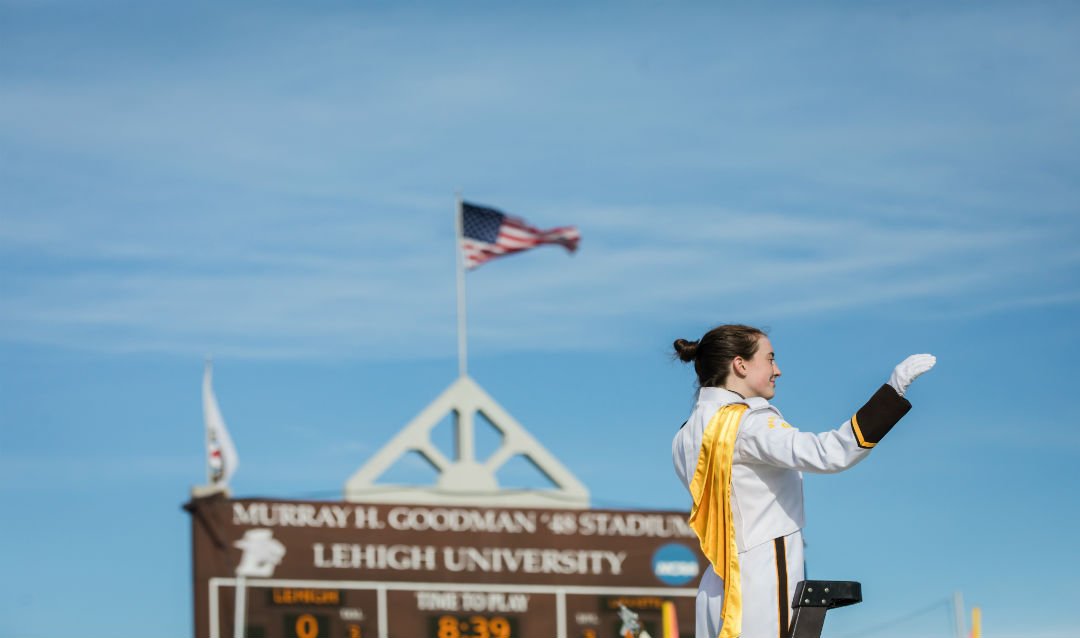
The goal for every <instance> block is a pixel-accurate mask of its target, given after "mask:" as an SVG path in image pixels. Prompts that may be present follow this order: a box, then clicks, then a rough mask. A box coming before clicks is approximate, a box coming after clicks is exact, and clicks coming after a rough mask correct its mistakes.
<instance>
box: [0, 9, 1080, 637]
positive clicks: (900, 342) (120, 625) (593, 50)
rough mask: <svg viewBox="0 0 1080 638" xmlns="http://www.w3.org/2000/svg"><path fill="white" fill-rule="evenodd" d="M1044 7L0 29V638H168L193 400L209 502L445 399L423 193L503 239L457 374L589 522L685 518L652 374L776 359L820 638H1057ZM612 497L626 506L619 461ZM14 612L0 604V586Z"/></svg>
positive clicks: (1066, 60) (433, 236)
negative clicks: (716, 355) (707, 356)
mask: <svg viewBox="0 0 1080 638" xmlns="http://www.w3.org/2000/svg"><path fill="white" fill-rule="evenodd" d="M1078 27H1080V10H1078V9H1077V8H1076V7H1075V6H1074V5H1072V4H1071V3H1064V2H1035V3H1000V2H999V3H995V2H990V3H985V2H983V3H970V2H953V3H931V2H903V3H890V4H886V3H844V2H821V3H813V4H812V6H808V3H782V2H773V3H754V4H750V3H727V4H720V3H681V4H678V5H669V4H661V3H646V2H635V3H625V2H619V3H615V2H591V3H581V4H577V3H549V4H547V5H545V6H544V7H538V6H527V5H523V4H508V3H486V2H470V3H463V4H458V5H455V6H453V7H449V6H443V5H440V4H435V3H407V4H406V3H360V2H323V3H317V4H307V5H301V4H292V3H283V2H258V3H256V2H236V3H224V4H223V3H210V2H184V3H168V2H167V3H136V2H121V1H116V2H104V1H103V2H95V3H74V2H34V1H29V0H26V1H6V2H0V419H2V423H3V428H2V442H0V477H2V479H3V480H2V481H0V486H2V487H0V490H2V491H3V499H4V503H5V507H6V516H5V525H4V526H3V531H2V532H0V534H2V536H0V538H2V540H3V543H2V544H0V545H2V547H3V549H2V550H0V561H2V563H0V564H2V565H3V571H4V573H5V574H6V575H8V578H5V579H4V582H3V584H0V598H2V599H3V600H5V601H8V604H7V605H5V608H6V611H5V612H4V616H5V617H4V619H3V621H0V633H2V634H4V635H80V636H82V635H85V636H98V635H106V634H108V635H132V636H135V635H139V636H148V635H158V636H178V635H186V634H189V633H190V632H191V601H190V595H191V594H190V589H191V583H190V550H189V543H190V539H189V531H188V524H189V522H188V519H187V515H186V514H185V513H184V512H183V511H182V510H181V509H180V505H181V504H182V503H183V502H184V501H186V499H187V497H188V490H189V488H190V486H192V485H195V484H197V483H199V482H201V481H202V479H203V478H204V471H205V470H204V465H203V454H204V452H203V429H202V428H203V426H202V416H201V404H200V383H201V373H202V366H203V358H204V356H205V355H207V354H211V355H213V356H214V359H215V389H216V391H217V396H218V400H219V402H220V404H221V408H222V411H223V412H224V415H225V419H226V421H227V423H228V425H229V428H230V431H231V433H232V436H233V438H234V439H235V441H236V443H237V447H238V449H239V454H240V460H241V467H240V471H239V472H238V474H237V475H236V477H235V479H234V485H233V487H234V493H235V494H237V495H238V496H268V497H281V498H326V499H336V498H339V497H340V494H341V487H342V485H343V483H344V481H345V480H346V479H347V478H348V477H349V476H350V475H351V474H352V472H353V471H354V470H355V469H356V468H358V467H359V466H360V465H362V464H363V463H364V461H366V460H367V459H368V458H369V457H370V455H371V454H373V453H374V452H375V451H376V450H378V449H379V448H380V447H381V446H382V444H383V443H385V442H386V441H387V440H389V438H390V437H391V436H392V435H393V434H394V433H395V432H396V431H397V430H398V429H399V428H400V427H402V426H403V425H404V424H405V423H407V422H408V421H409V420H410V419H411V418H412V417H413V416H414V415H415V414H416V413H417V412H418V411H419V410H420V409H421V408H422V407H423V406H425V405H426V404H427V403H428V402H430V401H431V400H432V399H434V398H435V396H437V395H438V394H439V393H440V392H441V391H442V390H443V389H445V388H446V386H448V385H449V384H450V383H451V382H452V381H453V379H454V378H455V376H456V374H457V361H456V341H455V334H456V325H455V319H456V315H455V310H456V308H455V288H454V247H453V231H452V212H453V201H454V200H453V197H454V193H455V191H456V190H461V191H462V192H463V193H464V196H465V197H466V198H467V199H469V200H470V201H475V202H477V203H483V204H488V205H492V206H496V207H499V208H501V209H503V210H505V211H507V212H511V213H514V214H517V215H520V216H522V217H525V218H526V219H528V220H529V221H531V222H533V223H534V224H536V225H537V226H541V227H550V226H558V225H564V224H575V225H577V226H578V227H579V228H580V229H581V233H582V237H583V239H582V244H581V247H580V250H579V251H578V253H577V254H575V255H573V256H572V257H568V256H567V255H566V254H565V253H564V252H563V251H562V250H561V249H555V248H546V247H545V248H541V249H537V250H534V251H530V252H528V253H525V254H522V255H516V256H513V257H509V258H506V259H502V260H498V261H495V262H492V263H490V264H487V265H485V266H482V267H481V268H479V269H478V270H476V271H474V272H472V273H469V276H468V287H469V335H470V337H469V351H470V361H469V371H470V373H471V375H472V376H473V378H474V379H476V381H477V382H478V383H479V384H480V385H481V386H483V387H484V388H485V389H486V390H487V391H488V392H489V393H490V394H491V395H492V396H493V397H494V398H495V399H496V400H498V401H499V402H500V404H501V405H503V407H505V408H506V409H507V410H508V411H509V412H510V413H511V414H513V415H514V417H515V418H516V419H517V420H518V421H519V422H521V423H522V424H523V425H525V427H527V428H528V429H529V430H530V431H531V432H532V433H533V434H534V436H536V437H537V438H538V439H539V440H540V441H541V442H542V443H543V444H544V445H545V446H546V447H547V448H548V449H549V450H550V451H551V452H552V453H553V454H554V455H555V456H556V457H557V458H559V459H560V460H561V461H562V462H563V464H564V465H566V466H567V467H568V468H569V469H570V470H571V471H572V472H574V473H575V474H576V475H577V476H578V477H579V478H580V479H581V480H582V481H583V482H584V483H585V484H586V485H587V486H588V487H589V488H590V490H591V492H592V500H593V504H594V505H595V506H598V507H618V508H622V507H626V508H638V507H640V508H653V509H670V508H684V507H687V506H688V500H687V497H686V496H685V494H684V493H683V490H682V488H681V486H680V485H679V483H678V481H677V479H676V478H675V476H674V473H673V471H672V469H671V465H670V447H669V446H670V440H671V436H672V435H673V434H674V431H675V429H676V428H677V427H678V425H679V424H680V423H682V421H683V420H684V419H685V418H686V416H687V414H688V413H689V410H690V401H691V396H692V393H693V378H692V377H693V375H692V371H691V370H690V369H689V367H687V366H683V365H682V364H679V363H675V362H672V360H671V357H670V349H671V346H670V344H671V342H672V341H673V340H674V339H675V338H679V337H685V338H696V337H698V336H700V335H701V334H702V333H703V332H704V331H705V330H707V329H708V328H709V327H711V326H713V325H715V324H718V323H723V322H744V323H751V324H755V325H762V326H765V327H768V328H769V330H770V335H771V338H772V342H773V344H774V346H775V347H776V350H777V355H778V363H779V365H780V367H781V369H782V370H783V372H784V375H783V377H782V378H781V379H780V381H779V384H778V392H777V397H776V399H775V400H774V403H775V404H776V405H777V406H778V407H779V408H780V409H781V410H782V411H783V412H784V415H785V417H786V418H787V420H788V421H791V422H792V423H794V424H795V425H796V426H798V427H800V428H802V429H804V430H825V429H829V428H833V427H836V426H837V425H839V424H840V423H841V422H843V421H844V420H845V419H846V418H848V417H849V416H850V414H851V413H852V412H853V411H854V410H855V409H857V408H858V407H859V406H860V405H861V404H862V401H864V400H865V399H866V398H867V397H868V396H869V395H870V394H871V393H872V392H873V391H874V390H875V389H876V388H877V387H878V386H879V385H880V384H881V383H883V382H884V381H885V380H886V379H887V378H888V374H889V372H890V370H891V368H892V366H893V365H894V364H895V363H897V362H899V361H900V360H901V359H903V358H904V357H905V356H906V355H908V354H911V353H914V352H931V353H933V354H935V355H937V356H938V362H939V363H938V366H937V368H935V369H934V370H933V371H932V372H930V373H928V374H927V375H926V376H925V377H923V378H920V379H919V380H918V381H917V382H916V384H915V385H914V386H913V387H912V390H911V392H910V397H911V399H912V401H913V403H914V404H915V409H914V410H913V411H912V413H911V414H910V415H909V416H908V417H906V418H905V419H904V421H903V422H902V423H901V425H900V426H898V427H897V429H896V430H894V431H893V432H892V433H891V434H890V435H889V437H888V438H887V439H886V440H885V442H884V443H883V444H882V445H881V446H879V447H878V448H877V449H876V450H875V452H874V453H873V454H872V455H871V457H870V458H869V459H868V460H867V461H866V462H865V463H863V464H861V465H859V466H858V467H856V468H854V469H853V470H851V471H850V472H846V473H844V474H840V475H836V476H828V477H808V478H807V481H806V499H807V510H808V525H807V528H806V536H807V540H808V542H809V546H808V547H807V558H808V564H809V569H810V573H811V575H812V576H815V577H834V578H840V579H853V580H860V581H862V582H863V586H864V596H865V602H864V603H863V604H861V605H858V606H855V607H852V608H848V609H844V610H842V611H838V612H834V613H832V614H830V617H829V620H828V624H827V626H826V633H827V634H828V635H832V636H851V635H856V634H861V635H872V636H886V635H887V636H897V635H906V636H940V635H951V634H952V632H953V627H952V624H951V610H950V609H949V608H948V605H947V604H946V602H945V601H947V600H949V599H950V598H951V596H952V594H953V592H955V591H962V592H963V594H964V598H965V601H966V603H967V604H968V606H969V607H970V606H971V605H979V606H981V607H982V609H983V618H984V635H986V636H1017V635H1026V636H1065V635H1075V633H1076V629H1075V622H1076V620H1075V618H1074V614H1072V613H1071V610H1070V609H1069V608H1068V607H1067V606H1066V605H1064V604H1062V603H1063V602H1064V601H1065V600H1067V596H1068V595H1069V594H1068V592H1069V591H1071V590H1072V585H1073V582H1074V578H1075V573H1076V571H1077V568H1080V556H1078V554H1077V551H1076V549H1075V547H1074V545H1075V544H1074V543H1072V542H1070V540H1069V538H1068V536H1067V534H1068V533H1069V531H1070V530H1072V529H1074V528H1075V527H1076V526H1077V524H1078V523H1080V517H1078V514H1077V512H1076V505H1077V497H1076V495H1075V490H1074V489H1073V487H1072V484H1073V481H1074V479H1073V477H1072V476H1071V472H1070V471H1069V470H1068V467H1069V465H1070V464H1071V463H1072V462H1073V459H1074V458H1075V457H1076V455H1077V453H1078V452H1080V434H1078V433H1077V432H1078V431H1077V429H1076V427H1075V423H1074V422H1075V419H1074V418H1073V417H1071V416H1070V414H1071V412H1072V410H1073V409H1076V407H1077V406H1076V405H1075V404H1074V402H1073V400H1071V399H1069V397H1070V396H1073V394H1074V391H1075V390H1074V385H1075V381H1076V373H1075V372H1074V367H1073V362H1074V361H1075V360H1076V359H1077V358H1078V356H1080V340H1078V337H1077V335H1076V325H1077V323H1078V308H1080V276H1078V275H1080V215H1078V213H1080V210H1078V207H1080V179H1078V177H1080V175H1078V173H1080V157H1078V154H1077V149H1078V148H1080V79H1078V75H1077V69H1078V68H1080V39H1078V38H1077V37H1076V34H1077V33H1078ZM628 467H629V468H634V469H633V471H627V468H628ZM13 575H14V576H15V577H12V576H13Z"/></svg>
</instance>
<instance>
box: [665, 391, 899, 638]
mask: <svg viewBox="0 0 1080 638" xmlns="http://www.w3.org/2000/svg"><path fill="white" fill-rule="evenodd" d="M732 404H742V405H746V406H747V408H746V409H745V411H744V412H743V414H742V418H741V421H739V422H738V426H737V427H738V431H737V434H735V435H734V436H735V438H734V446H733V447H734V449H733V451H731V457H730V459H731V460H730V463H731V465H730V470H729V471H730V509H731V512H730V518H731V521H732V522H733V530H734V536H735V548H737V553H738V554H737V555H738V564H737V572H736V573H739V574H741V576H740V577H739V578H733V580H741V610H742V611H741V614H742V620H741V629H742V631H741V635H742V636H745V637H746V638H761V637H763V636H780V637H782V638H783V637H786V636H787V635H788V625H789V613H790V610H791V596H792V594H793V593H794V591H795V585H796V584H798V582H799V581H801V580H803V540H802V528H803V525H804V524H805V522H806V518H805V515H804V512H803V479H802V473H803V472H812V473H832V472H839V471H841V470H846V469H847V468H849V467H852V466H853V465H855V464H856V463H858V462H859V461H861V460H862V459H864V458H866V456H867V455H868V454H869V453H870V449H871V448H872V447H873V446H874V444H875V443H876V442H877V441H879V440H880V439H881V437H882V436H884V434H885V432H887V431H888V430H889V428H891V427H892V425H893V424H895V423H896V421H898V420H899V419H900V417H901V416H903V414H904V413H906V412H907V410H908V409H909V408H910V407H911V404H910V403H908V401H907V400H906V399H904V398H903V397H902V396H900V395H899V394H897V392H896V391H895V390H893V388H891V387H889V386H888V385H885V386H882V388H881V389H880V390H878V392H877V393H876V394H875V395H874V397H873V398H871V400H870V401H869V402H867V404H866V405H865V406H863V408H862V409H861V410H859V412H858V413H857V414H856V416H854V417H852V419H851V420H849V421H847V422H845V423H844V424H843V425H842V426H840V427H839V428H837V429H835V430H832V431H829V432H822V433H820V434H812V433H808V432H800V431H799V430H798V429H796V428H794V427H792V426H791V425H790V424H788V423H787V422H786V421H784V417H783V416H782V415H781V414H780V411H779V410H777V409H776V408H775V407H773V406H772V405H770V404H769V402H768V401H767V400H765V399H763V398H750V399H744V398H743V397H741V396H740V395H738V394H736V393H735V392H731V391H729V390H725V389H723V388H716V387H706V388H701V389H700V390H699V392H698V397H697V405H696V406H695V407H694V411H693V413H692V414H691V415H690V418H689V420H687V422H686V424H685V425H683V427H682V428H681V429H680V430H679V433H678V434H676V435H675V439H674V441H673V442H672V446H671V451H672V458H673V460H674V463H675V472H676V473H677V474H678V476H679V479H680V480H681V481H682V482H683V485H685V486H686V488H687V489H688V490H690V492H691V495H692V496H693V495H694V494H695V491H694V489H692V488H691V483H692V482H693V480H694V476H695V472H697V470H698V468H697V466H698V461H699V459H700V458H703V454H704V452H703V450H702V439H703V437H704V436H705V432H706V429H707V428H708V427H709V425H710V422H712V421H713V420H714V416H715V415H717V414H718V413H719V411H720V409H721V408H723V407H724V406H727V405H732ZM695 499H696V497H695ZM696 506H697V503H696V502H695V508H696ZM703 543H704V540H703ZM703 547H704V545H703ZM717 571H719V572H720V574H718V573H717ZM723 573H724V571H723V569H721V566H720V565H713V566H711V567H710V568H709V569H706V570H705V574H704V576H703V577H702V579H701V584H700V586H699V588H698V595H697V615H696V636H697V637H698V638H716V637H717V636H719V635H720V632H721V629H722V625H723V620H724V619H723V613H722V612H723V602H724V600H723V599H724V582H723V578H722V577H721V575H722V574H723ZM735 627H738V624H737V623H736V624H735ZM729 633H730V632H729Z"/></svg>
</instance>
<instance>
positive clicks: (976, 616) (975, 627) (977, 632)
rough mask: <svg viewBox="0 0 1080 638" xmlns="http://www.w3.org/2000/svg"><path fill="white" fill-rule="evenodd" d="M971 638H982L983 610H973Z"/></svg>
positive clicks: (975, 608)
mask: <svg viewBox="0 0 1080 638" xmlns="http://www.w3.org/2000/svg"><path fill="white" fill-rule="evenodd" d="M971 638H982V609H979V608H978V607H972V608H971Z"/></svg>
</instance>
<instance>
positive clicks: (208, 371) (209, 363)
mask: <svg viewBox="0 0 1080 638" xmlns="http://www.w3.org/2000/svg"><path fill="white" fill-rule="evenodd" d="M213 375H214V360H213V359H212V358H211V357H210V355H206V365H205V367H204V368H203V379H204V380H205V379H207V378H211V379H212V378H213ZM204 393H205V391H204ZM203 403H204V407H203V411H204V412H205V410H206V407H205V403H206V397H205V396H204V397H203ZM203 420H204V421H205V420H206V417H205V416H204V417H203ZM203 438H204V439H205V441H204V445H205V446H206V484H207V485H213V484H214V470H213V469H212V468H211V467H210V429H209V428H206V432H205V433H204V435H203Z"/></svg>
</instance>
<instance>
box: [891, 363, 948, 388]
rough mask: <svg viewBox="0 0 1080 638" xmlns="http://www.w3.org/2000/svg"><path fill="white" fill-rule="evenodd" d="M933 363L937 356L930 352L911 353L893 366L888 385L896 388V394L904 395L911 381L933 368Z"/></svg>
mask: <svg viewBox="0 0 1080 638" xmlns="http://www.w3.org/2000/svg"><path fill="white" fill-rule="evenodd" d="M935 363H937V357H935V356H934V355H932V354H913V355H911V356H910V357H908V358H907V359H904V360H903V361H901V362H900V363H899V364H898V365H897V366H896V367H895V368H893V371H892V376H890V377H889V385H891V386H892V389H893V390H896V393H897V394H899V395H900V396H904V392H905V391H907V388H908V386H909V385H911V382H912V381H914V380H915V378H916V377H918V376H919V375H920V374H922V373H924V372H926V371H927V370H929V369H930V368H933V367H934V364H935Z"/></svg>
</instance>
